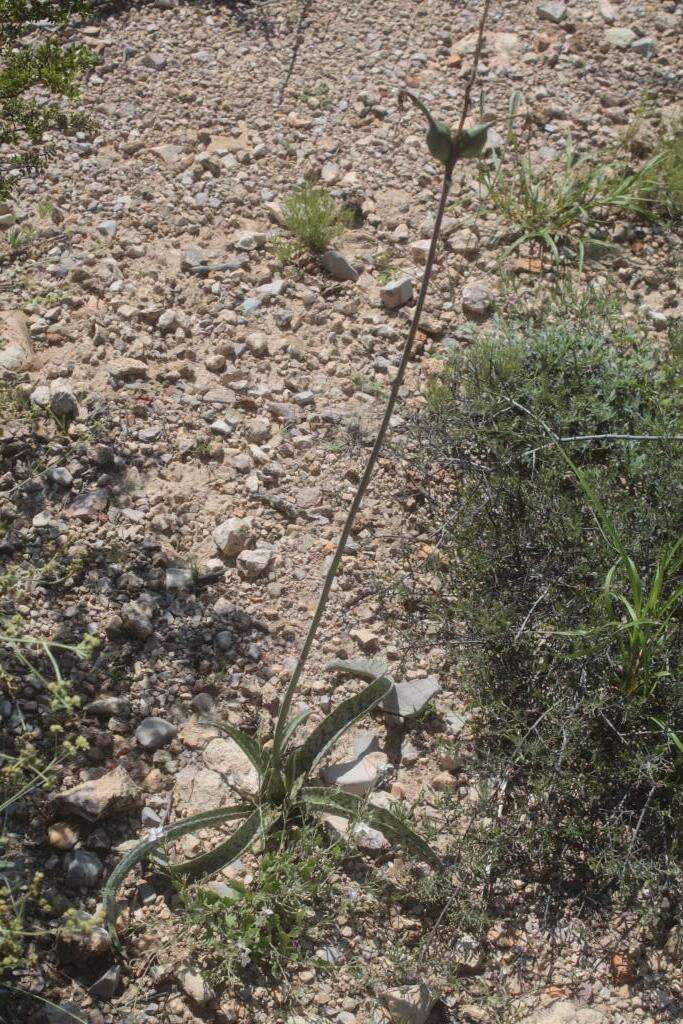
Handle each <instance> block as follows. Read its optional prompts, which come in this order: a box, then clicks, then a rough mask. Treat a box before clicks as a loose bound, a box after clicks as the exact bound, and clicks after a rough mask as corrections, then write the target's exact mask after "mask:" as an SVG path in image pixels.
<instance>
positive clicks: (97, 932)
mask: <svg viewBox="0 0 683 1024" xmlns="http://www.w3.org/2000/svg"><path fill="white" fill-rule="evenodd" d="M74 916H75V918H76V920H75V922H74V923H73V924H70V925H66V926H65V927H64V928H60V929H59V931H58V932H57V944H56V947H55V948H56V953H57V959H58V960H59V962H60V963H62V964H82V963H90V962H92V961H94V960H99V959H101V958H102V957H104V956H107V954H108V953H109V952H110V951H111V938H110V936H109V932H108V931H107V929H106V928H102V927H100V925H98V924H97V921H96V920H95V918H93V917H91V916H90V914H86V913H85V912H84V911H83V910H76V911H74Z"/></svg>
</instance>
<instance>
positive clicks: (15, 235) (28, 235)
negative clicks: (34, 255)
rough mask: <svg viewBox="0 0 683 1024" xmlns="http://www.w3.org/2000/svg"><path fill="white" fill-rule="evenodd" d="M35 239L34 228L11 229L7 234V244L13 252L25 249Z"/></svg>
mask: <svg viewBox="0 0 683 1024" xmlns="http://www.w3.org/2000/svg"><path fill="white" fill-rule="evenodd" d="M34 237H35V231H34V230H33V229H32V228H23V227H18V228H10V230H9V231H8V232H7V244H8V245H9V247H10V249H11V251H12V252H18V251H19V250H20V249H23V248H25V247H26V246H27V245H28V244H29V242H30V241H31V239H32V238H34Z"/></svg>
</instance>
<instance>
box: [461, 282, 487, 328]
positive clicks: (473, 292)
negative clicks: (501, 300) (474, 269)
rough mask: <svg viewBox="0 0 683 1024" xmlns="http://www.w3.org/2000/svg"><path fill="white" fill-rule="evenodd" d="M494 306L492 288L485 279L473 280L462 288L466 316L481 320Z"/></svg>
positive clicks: (463, 307)
mask: <svg viewBox="0 0 683 1024" xmlns="http://www.w3.org/2000/svg"><path fill="white" fill-rule="evenodd" d="M493 306H494V297H493V294H492V293H491V290H490V289H489V288H488V286H487V285H486V284H485V283H484V282H483V281H472V282H470V284H466V285H465V287H464V288H463V290H462V311H463V313H465V315H466V316H471V317H474V318H475V319H476V320H480V319H482V318H483V317H485V316H487V315H488V314H489V313H490V312H491V310H492V309H493Z"/></svg>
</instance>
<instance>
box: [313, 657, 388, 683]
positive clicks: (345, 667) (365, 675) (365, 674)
mask: <svg viewBox="0 0 683 1024" xmlns="http://www.w3.org/2000/svg"><path fill="white" fill-rule="evenodd" d="M325 668H326V670H327V671H328V672H338V673H339V674H340V675H344V676H351V677H352V678H354V679H364V680H365V682H366V683H372V682H373V681H374V680H375V679H377V677H378V676H383V675H384V674H385V673H386V671H387V663H386V662H385V661H382V660H381V659H380V658H377V659H374V660H372V659H370V658H348V659H347V658H333V660H332V661H329V662H328V663H327V665H326V666H325Z"/></svg>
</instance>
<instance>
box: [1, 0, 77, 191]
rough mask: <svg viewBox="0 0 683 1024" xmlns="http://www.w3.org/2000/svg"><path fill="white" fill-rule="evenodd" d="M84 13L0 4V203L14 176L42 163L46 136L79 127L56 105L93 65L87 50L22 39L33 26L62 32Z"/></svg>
mask: <svg viewBox="0 0 683 1024" xmlns="http://www.w3.org/2000/svg"><path fill="white" fill-rule="evenodd" d="M86 10H87V5H86V3H85V2H84V0H0V25H2V41H1V42H0V147H1V148H2V149H3V151H4V152H5V153H7V154H9V155H8V156H4V155H3V156H2V158H1V160H2V162H1V163H0V199H6V198H7V197H8V196H9V194H10V192H11V191H12V185H13V175H12V173H11V172H12V171H20V172H23V173H29V172H31V171H34V170H35V169H36V168H37V167H38V166H39V165H40V163H41V161H42V160H44V158H45V155H46V150H45V147H44V145H43V135H44V134H45V133H46V132H49V131H53V130H57V131H62V132H64V131H70V130H73V129H74V128H76V127H77V126H78V125H79V124H81V123H82V118H80V117H78V116H77V115H74V114H72V113H69V112H68V110H67V109H66V108H65V107H64V105H63V104H61V103H60V102H58V100H59V98H63V99H66V100H73V99H75V97H76V96H77V95H78V91H77V87H76V80H77V78H78V76H79V74H81V72H83V71H84V70H85V69H87V68H88V67H90V66H91V65H92V64H93V56H92V54H91V53H90V52H89V51H88V50H86V49H85V48H84V47H79V46H64V45H63V44H62V43H61V42H60V40H59V37H58V36H51V37H49V38H48V39H45V40H44V41H42V42H38V43H35V44H34V43H31V42H27V40H26V37H27V36H28V35H29V33H31V32H32V31H35V23H36V22H43V21H49V22H52V23H53V24H54V25H57V26H59V27H63V26H65V25H66V24H67V23H68V22H69V20H70V19H71V18H72V17H73V16H74V15H77V14H84V13H85V11H86ZM48 97H53V99H52V100H50V99H49V98H48Z"/></svg>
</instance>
